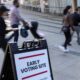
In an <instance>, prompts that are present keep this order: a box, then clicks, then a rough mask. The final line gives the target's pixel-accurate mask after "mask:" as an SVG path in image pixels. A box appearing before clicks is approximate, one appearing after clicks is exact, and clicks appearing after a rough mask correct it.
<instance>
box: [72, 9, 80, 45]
mask: <svg viewBox="0 0 80 80" xmlns="http://www.w3.org/2000/svg"><path fill="white" fill-rule="evenodd" d="M72 19H73V26H74V30H75V32H76V33H77V43H78V44H79V45H80V25H79V23H80V14H79V13H78V8H76V9H75V12H74V13H73V14H72Z"/></svg>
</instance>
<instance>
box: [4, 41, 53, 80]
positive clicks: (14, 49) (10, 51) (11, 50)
mask: <svg viewBox="0 0 80 80" xmlns="http://www.w3.org/2000/svg"><path fill="white" fill-rule="evenodd" d="M27 43H31V46H29V47H32V48H29V47H28V48H27V46H26V45H27ZM32 43H35V42H33V41H28V42H25V44H24V45H23V48H20V49H19V48H18V46H17V43H10V44H9V45H8V47H7V49H6V56H5V60H4V64H5V61H6V57H7V55H9V56H10V57H9V60H10V61H11V64H10V65H11V66H12V73H13V74H12V75H13V78H14V79H13V80H18V76H17V71H16V63H15V58H14V55H15V54H21V53H24V52H31V51H36V50H42V49H47V56H48V61H49V69H50V75H51V79H52V80H54V79H53V73H52V68H51V63H50V56H49V50H48V46H47V42H46V40H40V45H38V46H39V47H36V48H35V46H32ZM41 44H42V45H41ZM34 45H35V44H34ZM43 45H44V46H43ZM25 46H26V47H25ZM4 64H3V66H4ZM5 68H6V67H5ZM6 74H7V72H6Z"/></svg>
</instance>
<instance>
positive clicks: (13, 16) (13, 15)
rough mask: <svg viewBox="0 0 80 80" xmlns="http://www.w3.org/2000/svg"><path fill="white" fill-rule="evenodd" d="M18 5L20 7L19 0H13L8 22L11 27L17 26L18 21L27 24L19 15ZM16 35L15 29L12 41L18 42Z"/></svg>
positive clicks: (17, 32)
mask: <svg viewBox="0 0 80 80" xmlns="http://www.w3.org/2000/svg"><path fill="white" fill-rule="evenodd" d="M19 7H20V4H19V1H18V0H13V7H12V8H11V11H10V23H11V26H12V28H18V26H19V24H20V21H21V22H22V23H23V25H26V24H27V22H26V21H25V20H24V19H23V18H22V17H21V16H20V12H19ZM18 37H19V31H15V33H14V42H18Z"/></svg>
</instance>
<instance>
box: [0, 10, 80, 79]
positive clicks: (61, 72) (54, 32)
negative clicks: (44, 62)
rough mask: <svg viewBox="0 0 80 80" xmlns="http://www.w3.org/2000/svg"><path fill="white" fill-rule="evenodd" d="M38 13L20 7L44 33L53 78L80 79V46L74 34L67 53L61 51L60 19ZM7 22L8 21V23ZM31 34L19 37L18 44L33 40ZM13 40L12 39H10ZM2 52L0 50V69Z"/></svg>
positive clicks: (62, 40) (28, 18) (27, 18)
mask: <svg viewBox="0 0 80 80" xmlns="http://www.w3.org/2000/svg"><path fill="white" fill-rule="evenodd" d="M37 14H38V13H34V14H32V12H31V11H27V10H25V9H21V15H22V17H23V18H24V19H25V20H26V21H28V22H31V21H38V22H39V31H40V32H42V33H44V34H45V39H46V40H47V43H48V48H49V54H50V60H51V66H52V70H53V77H54V80H80V46H79V45H78V44H77V42H76V40H77V37H76V34H74V36H73V39H72V42H71V44H72V46H71V47H69V48H70V52H69V53H64V52H62V51H61V50H60V49H59V48H58V46H59V45H62V44H63V43H64V35H63V33H61V27H62V19H61V18H54V19H49V18H47V17H43V16H41V15H37ZM8 24H9V23H8ZM33 39H34V38H33V36H32V35H31V33H30V32H29V36H28V38H26V39H25V38H22V37H21V36H20V37H19V42H18V44H19V46H21V45H22V43H23V42H24V41H28V40H33ZM10 42H13V39H12V40H11V41H10ZM3 59H4V53H2V52H1V50H0V71H1V66H2V62H3Z"/></svg>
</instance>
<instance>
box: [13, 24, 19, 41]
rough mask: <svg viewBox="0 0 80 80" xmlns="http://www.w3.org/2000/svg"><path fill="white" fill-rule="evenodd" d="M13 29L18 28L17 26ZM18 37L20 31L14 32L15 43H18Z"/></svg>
mask: <svg viewBox="0 0 80 80" xmlns="http://www.w3.org/2000/svg"><path fill="white" fill-rule="evenodd" d="M12 28H18V25H17V24H14V25H12ZM18 37H19V31H18V30H17V31H15V32H14V42H18Z"/></svg>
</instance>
